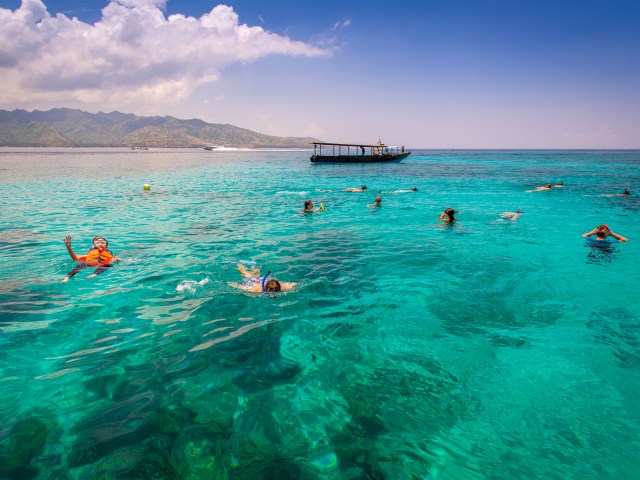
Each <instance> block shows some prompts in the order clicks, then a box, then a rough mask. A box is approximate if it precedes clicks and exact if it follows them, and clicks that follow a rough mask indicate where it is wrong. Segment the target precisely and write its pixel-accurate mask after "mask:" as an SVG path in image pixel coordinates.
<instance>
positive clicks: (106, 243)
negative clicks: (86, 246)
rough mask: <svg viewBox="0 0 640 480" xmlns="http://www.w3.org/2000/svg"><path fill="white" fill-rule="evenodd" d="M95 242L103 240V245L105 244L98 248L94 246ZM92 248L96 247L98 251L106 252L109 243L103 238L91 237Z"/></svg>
mask: <svg viewBox="0 0 640 480" xmlns="http://www.w3.org/2000/svg"><path fill="white" fill-rule="evenodd" d="M96 240H104V244H105V245H104V247H98V246H97V245H96ZM93 246H94V247H96V248H97V249H98V250H100V251H102V250H106V249H107V248H109V242H108V241H107V239H106V238H104V237H93Z"/></svg>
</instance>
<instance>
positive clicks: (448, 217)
mask: <svg viewBox="0 0 640 480" xmlns="http://www.w3.org/2000/svg"><path fill="white" fill-rule="evenodd" d="M455 213H456V211H455V210H454V209H453V208H447V209H446V210H445V211H444V212H442V213H441V214H440V216H439V217H438V220H440V221H441V222H445V223H454V222H456V221H457V220H458V219H457V218H456V217H454V215H455ZM458 215H460V212H458Z"/></svg>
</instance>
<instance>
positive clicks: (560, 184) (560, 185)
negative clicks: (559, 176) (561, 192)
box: [556, 181, 564, 187]
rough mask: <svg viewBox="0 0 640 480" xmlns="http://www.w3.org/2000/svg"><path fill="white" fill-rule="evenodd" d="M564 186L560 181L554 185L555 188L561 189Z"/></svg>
mask: <svg viewBox="0 0 640 480" xmlns="http://www.w3.org/2000/svg"><path fill="white" fill-rule="evenodd" d="M563 185H564V183H562V181H559V182H558V183H556V187H562V186H563Z"/></svg>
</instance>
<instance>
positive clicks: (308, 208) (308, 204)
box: [300, 200, 326, 213]
mask: <svg viewBox="0 0 640 480" xmlns="http://www.w3.org/2000/svg"><path fill="white" fill-rule="evenodd" d="M325 210H326V209H325V208H324V205H323V204H322V203H321V204H320V208H316V209H314V208H313V200H305V201H304V210H301V211H300V213H313V212H324V211H325Z"/></svg>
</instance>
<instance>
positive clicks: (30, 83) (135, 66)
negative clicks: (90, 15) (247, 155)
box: [0, 0, 332, 108]
mask: <svg viewBox="0 0 640 480" xmlns="http://www.w3.org/2000/svg"><path fill="white" fill-rule="evenodd" d="M165 3H166V2H165V1H164V0H113V1H111V3H109V4H108V5H107V6H106V7H105V8H104V9H103V10H102V18H101V19H100V20H99V21H98V22H96V23H95V24H87V23H84V22H81V21H79V20H78V19H77V18H75V17H74V18H68V17H66V16H65V15H63V14H57V15H55V16H52V15H50V14H49V13H48V12H47V8H46V6H45V5H44V3H42V1H41V0H22V5H21V6H20V8H18V9H17V10H15V11H12V10H8V9H3V8H0V25H2V28H1V29H0V74H1V75H2V77H3V83H4V85H3V88H2V90H0V102H1V103H2V104H3V105H15V104H16V103H17V102H20V101H22V106H25V107H26V105H24V104H26V103H30V104H31V105H33V104H37V103H53V104H57V105H68V104H74V105H77V104H78V103H80V104H96V105H97V104H100V103H105V102H106V103H109V104H110V105H111V106H114V107H116V108H123V107H126V106H129V105H142V104H144V102H160V101H162V102H165V103H170V102H175V101H178V100H180V99H184V98H186V97H188V96H189V95H190V94H191V93H192V92H193V91H194V89H195V88H196V87H198V86H199V85H202V84H204V83H211V82H215V81H216V80H217V79H219V78H220V75H221V72H222V71H223V70H224V69H225V68H226V67H228V66H229V65H232V64H234V63H238V62H241V63H249V62H252V61H255V60H257V59H260V58H263V57H266V56H269V55H288V56H302V57H317V56H329V55H330V54H331V52H332V50H331V48H326V47H325V48H322V47H318V46H314V45H311V44H309V43H305V42H302V41H295V40H292V39H290V38H288V37H286V36H282V35H278V34H275V33H272V32H269V31H267V30H264V29H263V28H262V27H259V26H254V27H252V26H248V25H246V24H241V23H239V19H238V15H237V14H236V13H235V12H234V10H233V8H232V7H229V6H226V5H217V6H215V7H214V8H213V9H212V10H211V11H210V12H208V13H206V14H204V15H202V16H201V17H200V18H195V17H188V16H184V15H171V16H169V17H166V16H165V14H164V6H165ZM16 106H21V105H16Z"/></svg>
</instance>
